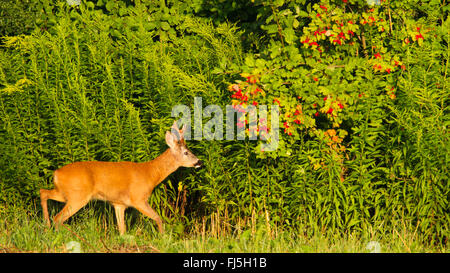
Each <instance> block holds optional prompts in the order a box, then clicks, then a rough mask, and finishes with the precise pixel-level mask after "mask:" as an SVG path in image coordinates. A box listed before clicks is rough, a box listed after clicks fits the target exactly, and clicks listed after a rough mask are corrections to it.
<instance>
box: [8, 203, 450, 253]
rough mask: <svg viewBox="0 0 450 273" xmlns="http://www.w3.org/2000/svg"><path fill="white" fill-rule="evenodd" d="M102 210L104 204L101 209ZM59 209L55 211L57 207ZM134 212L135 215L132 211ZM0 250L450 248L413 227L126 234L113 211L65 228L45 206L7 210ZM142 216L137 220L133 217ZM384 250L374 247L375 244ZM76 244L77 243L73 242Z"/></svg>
mask: <svg viewBox="0 0 450 273" xmlns="http://www.w3.org/2000/svg"><path fill="white" fill-rule="evenodd" d="M97 209H98V208H97ZM53 212H54V211H53ZM131 214H133V213H131ZM0 216H1V218H2V219H4V221H3V223H2V224H1V225H0V252H44V253H46V252H70V251H73V248H72V249H71V248H70V244H73V242H76V243H78V244H79V245H80V251H81V252H89V253H90V252H106V253H108V252H137V253H141V252H164V253H166V252H169V253H184V252H199V253H233V252H236V253H242V252H253V253H258V252H263V253H305V252H306V253H316V252H345V253H368V252H371V251H378V252H449V249H448V248H446V247H443V246H440V245H429V244H427V242H426V240H424V238H422V237H421V236H420V234H417V233H414V231H408V230H402V229H400V230H396V231H392V232H387V233H373V232H372V234H371V232H362V233H360V234H356V233H354V234H332V233H327V234H323V233H316V234H312V235H309V236H306V235H304V234H306V233H307V232H305V230H297V229H289V230H281V231H280V230H279V231H277V234H276V235H275V234H273V232H272V234H270V233H269V232H267V229H266V226H265V225H257V226H256V227H254V228H253V230H254V232H252V228H250V229H245V230H240V231H235V232H229V233H225V234H224V233H223V232H222V234H221V235H218V234H217V233H215V234H213V233H212V232H211V230H210V229H208V228H207V230H206V231H205V232H203V233H201V232H196V231H192V232H179V231H178V230H177V225H176V224H165V230H166V232H165V233H164V234H159V233H158V232H157V229H156V226H155V225H154V223H153V222H152V221H151V220H149V219H147V218H145V217H143V216H140V215H131V216H129V217H127V220H128V231H127V233H126V235H123V236H120V235H119V233H118V230H117V227H116V224H115V218H114V213H113V212H112V211H111V210H106V211H105V212H98V211H97V210H95V209H94V208H92V207H91V208H89V207H88V208H86V209H83V210H81V211H80V212H79V213H78V214H77V215H75V216H74V217H73V218H71V219H70V220H69V221H68V223H66V224H65V225H63V226H62V227H60V228H59V229H55V228H54V227H52V228H50V229H49V228H47V227H46V226H45V224H44V221H43V219H42V215H41V213H40V211H39V210H37V211H26V210H23V209H19V208H9V209H8V211H3V212H2V213H1V215H0ZM133 218H136V219H133ZM372 241H373V242H375V244H378V246H379V248H378V249H376V248H374V247H372V248H370V244H369V242H372ZM71 242H72V243H71Z"/></svg>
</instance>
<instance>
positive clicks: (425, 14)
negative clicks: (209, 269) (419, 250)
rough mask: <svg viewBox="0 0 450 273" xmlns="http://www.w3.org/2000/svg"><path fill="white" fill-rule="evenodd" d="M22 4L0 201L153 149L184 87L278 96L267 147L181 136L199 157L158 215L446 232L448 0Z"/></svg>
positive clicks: (1, 79) (9, 58) (227, 222)
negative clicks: (71, 166)
mask: <svg viewBox="0 0 450 273" xmlns="http://www.w3.org/2000/svg"><path fill="white" fill-rule="evenodd" d="M19 2H20V1H19ZM35 2H36V6H35V7H37V8H36V9H37V13H38V15H34V16H36V18H37V19H36V20H35V22H34V27H33V30H32V31H29V32H26V31H22V29H21V28H22V27H21V26H23V25H28V24H29V21H28V19H29V18H30V16H23V17H19V18H23V22H22V23H15V24H14V28H12V29H13V30H14V31H13V32H11V30H10V29H2V34H3V35H9V36H6V37H3V39H2V44H3V47H2V48H1V50H0V122H1V123H0V124H1V126H0V136H1V142H0V151H1V152H0V169H1V170H2V171H1V172H0V191H1V192H0V200H1V202H2V203H3V204H8V203H16V204H21V205H23V206H28V205H30V204H32V203H33V202H34V201H35V200H37V198H38V189H39V188H42V187H46V188H47V187H51V183H52V180H51V176H52V171H53V170H55V169H57V168H59V167H61V166H63V165H65V164H67V163H70V162H74V161H80V160H105V161H120V160H130V161H145V160H151V159H152V158H154V157H156V156H157V155H158V154H160V153H161V152H162V151H164V149H166V145H165V143H164V132H165V131H166V130H168V128H169V127H170V125H171V124H172V122H173V118H172V117H171V109H172V107H173V106H174V105H177V104H186V105H191V106H192V105H193V98H194V97H196V96H197V97H202V99H203V106H206V105H208V104H217V105H220V106H221V107H223V108H224V109H225V105H229V104H233V105H237V104H240V105H242V106H244V107H245V106H246V105H250V104H253V105H270V104H274V103H275V104H278V105H279V106H280V124H281V127H282V128H280V147H279V149H277V150H276V151H275V152H262V151H261V150H260V149H259V144H260V143H259V142H258V141H248V140H247V141H237V140H236V141H225V140H223V141H206V140H204V141H190V142H189V143H188V146H189V147H190V148H191V149H192V150H193V152H194V153H195V154H196V155H197V156H199V157H200V158H201V159H202V160H203V161H205V165H206V167H205V168H204V169H203V170H201V171H199V172H194V171H193V170H189V169H183V170H179V171H178V172H176V173H175V174H173V175H171V176H170V177H169V179H168V181H167V182H166V183H163V184H162V185H161V186H159V187H158V189H157V190H156V191H155V194H154V195H153V197H152V198H151V200H150V202H151V203H152V206H154V207H155V208H156V209H157V211H158V212H160V213H161V214H162V216H163V218H164V219H165V220H166V221H174V220H176V221H183V222H184V223H187V224H189V223H191V222H192V221H207V222H208V224H209V225H210V226H211V227H216V228H220V229H221V230H224V231H232V230H233V229H234V228H236V227H239V226H242V225H244V226H254V224H255V222H256V221H258V222H261V223H264V224H265V225H266V226H267V230H266V231H267V232H269V233H270V232H272V231H273V229H276V228H293V229H295V228H296V227H299V226H303V227H307V229H309V230H311V232H316V231H325V232H330V233H335V232H346V231H350V230H352V231H368V230H371V231H373V232H375V233H377V232H380V233H384V232H389V231H392V230H393V229H395V227H396V226H397V225H400V224H401V225H404V226H405V225H406V226H407V227H408V228H410V229H411V230H417V231H418V232H420V233H422V234H423V235H424V236H425V237H426V238H429V239H430V240H432V241H433V242H440V243H446V242H447V239H448V228H449V222H450V216H449V200H448V199H449V195H450V185H449V181H448V180H449V177H448V167H449V160H448V154H449V145H448V127H447V126H448V124H449V113H448V110H449V109H448V97H449V96H448V94H449V92H448V90H449V83H448V82H449V81H448V75H447V73H448V65H449V60H450V50H449V41H450V33H449V29H450V21H449V19H448V6H446V4H445V1H416V0H410V1H381V3H380V4H379V5H370V4H368V3H367V2H366V1H362V0H343V1H342V0H336V1H329V0H322V1H314V2H306V1H304V0H296V1H283V0H277V1H258V0H255V1H220V0H216V1H212V0H204V1H202V0H196V1H170V0H168V1H156V2H155V1H144V0H142V1H139V0H135V1H131V0H130V1H118V0H116V1H102V0H98V1H81V5H68V4H67V3H69V2H71V3H72V2H77V1H75V0H74V1H67V3H66V1H62V2H59V3H58V4H52V2H53V1H46V0H36V1H35ZM369 2H370V1H369ZM21 3H24V1H22V2H21ZM72 4H73V3H72ZM2 5H3V4H2ZM5 10H11V12H13V10H14V9H13V8H10V9H5ZM23 12H24V13H25V12H30V11H29V10H23ZM8 16H10V17H11V14H10V15H8ZM7 25H8V26H12V25H13V24H10V23H8V24H7ZM22 33H27V34H22ZM191 109H193V107H191ZM207 120H208V119H205V121H207ZM268 129H270V128H268ZM0 209H1V205H0Z"/></svg>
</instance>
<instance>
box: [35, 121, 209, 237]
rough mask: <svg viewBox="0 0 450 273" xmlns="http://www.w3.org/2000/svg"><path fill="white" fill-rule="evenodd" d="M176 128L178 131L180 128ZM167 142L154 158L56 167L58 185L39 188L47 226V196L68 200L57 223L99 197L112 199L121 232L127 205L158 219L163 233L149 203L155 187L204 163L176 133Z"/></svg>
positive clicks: (79, 163) (55, 177)
mask: <svg viewBox="0 0 450 273" xmlns="http://www.w3.org/2000/svg"><path fill="white" fill-rule="evenodd" d="M174 126H176V124H174ZM176 129H177V130H178V128H177V127H176ZM179 135H181V136H182V130H179ZM166 142H167V144H168V145H169V147H170V148H169V149H167V150H166V151H165V152H164V153H162V154H161V155H160V156H158V157H157V158H155V159H154V160H152V161H148V162H144V163H134V162H101V161H86V162H75V163H72V164H68V165H66V166H64V167H62V168H60V169H58V170H56V171H55V173H54V184H55V188H54V189H52V190H46V189H41V190H40V195H41V206H42V209H43V212H44V219H45V221H46V222H47V225H48V226H50V219H49V215H48V209H47V200H48V199H53V200H56V201H60V202H65V203H66V205H65V206H64V208H63V209H62V210H61V211H60V212H59V213H58V214H57V215H56V216H55V218H54V222H55V223H56V225H57V226H58V225H61V224H62V223H63V222H64V221H65V220H67V219H68V218H69V217H70V216H72V215H73V214H74V213H76V212H77V211H78V210H79V209H81V208H82V207H84V206H85V205H86V204H87V203H88V202H89V201H90V200H92V199H99V200H105V201H109V202H110V203H111V204H112V205H113V206H114V210H115V213H116V219H117V224H118V226H119V232H120V234H123V233H125V230H126V228H125V221H124V211H125V209H126V208H127V207H135V208H136V209H137V210H139V211H140V212H141V213H143V214H144V215H146V216H148V217H150V218H151V219H153V220H155V221H156V223H157V225H158V229H159V231H160V232H163V227H162V221H161V218H160V217H159V216H158V214H157V213H156V212H155V211H154V210H153V209H152V208H151V207H150V206H149V204H148V202H147V200H148V198H149V197H150V195H151V193H152V191H153V189H154V188H155V187H156V186H157V185H158V184H159V183H161V182H162V181H163V180H164V179H165V178H166V177H167V176H168V175H169V174H171V173H172V172H174V171H176V170H177V169H178V168H179V167H181V166H184V167H194V166H198V165H199V164H200V165H201V161H199V160H198V158H197V157H196V156H195V155H193V154H192V153H191V152H190V151H189V150H188V149H187V147H186V143H185V142H184V139H183V138H182V137H181V139H179V140H176V139H175V135H173V134H171V133H170V132H167V133H166ZM186 151H187V152H186Z"/></svg>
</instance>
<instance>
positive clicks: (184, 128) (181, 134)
mask: <svg viewBox="0 0 450 273" xmlns="http://www.w3.org/2000/svg"><path fill="white" fill-rule="evenodd" d="M185 130H186V124H183V128H181V130H180V137H181V138H184V132H185Z"/></svg>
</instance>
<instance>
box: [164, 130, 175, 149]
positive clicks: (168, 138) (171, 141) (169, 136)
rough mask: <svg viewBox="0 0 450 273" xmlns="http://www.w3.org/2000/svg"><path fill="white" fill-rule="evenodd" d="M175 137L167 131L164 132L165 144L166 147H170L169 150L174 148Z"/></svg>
mask: <svg viewBox="0 0 450 273" xmlns="http://www.w3.org/2000/svg"><path fill="white" fill-rule="evenodd" d="M175 142H176V141H175V136H174V135H173V134H172V133H171V132H169V131H167V132H166V143H167V145H168V146H169V147H170V148H174V147H175Z"/></svg>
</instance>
